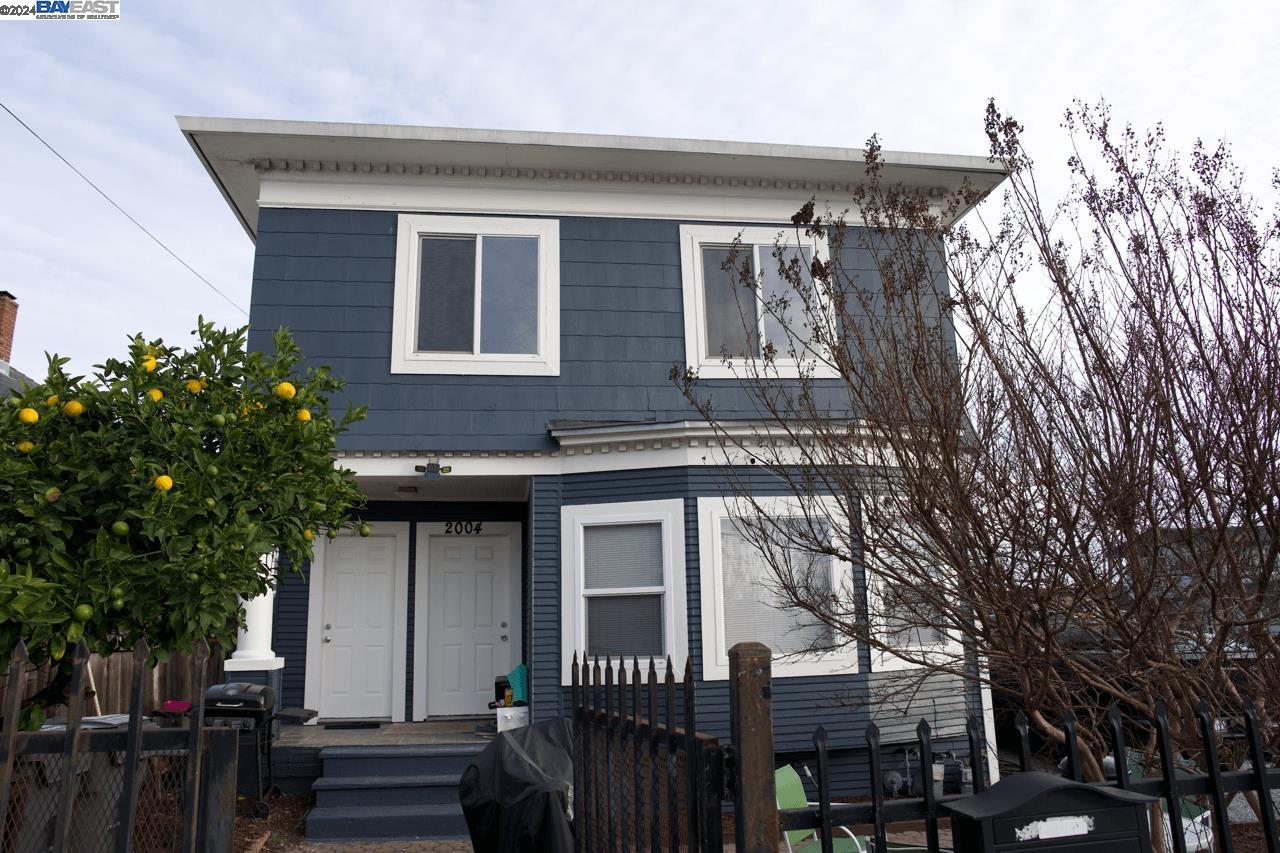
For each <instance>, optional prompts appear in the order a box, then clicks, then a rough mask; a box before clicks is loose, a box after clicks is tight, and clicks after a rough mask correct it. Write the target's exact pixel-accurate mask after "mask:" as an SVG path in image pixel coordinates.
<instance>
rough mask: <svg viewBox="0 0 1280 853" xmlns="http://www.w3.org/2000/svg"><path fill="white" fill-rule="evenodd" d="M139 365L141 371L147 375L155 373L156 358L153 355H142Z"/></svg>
mask: <svg viewBox="0 0 1280 853" xmlns="http://www.w3.org/2000/svg"><path fill="white" fill-rule="evenodd" d="M141 364H142V369H143V370H145V371H146V372H147V373H155V370H156V357H155V356H154V355H144V356H143V357H142V361H141Z"/></svg>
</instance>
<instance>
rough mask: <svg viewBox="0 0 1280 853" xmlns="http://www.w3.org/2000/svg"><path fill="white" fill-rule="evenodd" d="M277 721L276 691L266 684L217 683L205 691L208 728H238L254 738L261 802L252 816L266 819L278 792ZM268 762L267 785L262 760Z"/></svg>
mask: <svg viewBox="0 0 1280 853" xmlns="http://www.w3.org/2000/svg"><path fill="white" fill-rule="evenodd" d="M275 720H276V691H275V690H273V689H272V688H271V687H269V686H267V685H265V684H247V683H245V682H233V683H230V684H215V685H214V686H212V687H210V688H209V689H208V690H206V691H205V692H204V722H205V725H206V726H220V727H224V728H229V729H239V730H240V733H241V734H240V737H241V738H243V737H244V736H245V735H246V734H250V735H252V737H253V739H254V750H253V757H254V767H255V769H256V770H257V774H258V801H257V802H256V803H254V804H253V816H254V817H257V818H265V817H266V816H267V815H268V814H269V813H270V811H271V807H270V806H269V805H268V804H267V799H268V798H269V797H271V796H273V795H274V794H277V793H279V791H278V790H277V789H276V777H275V767H274V766H273V765H272V762H271V729H272V724H273V723H274V722H275ZM264 755H265V756H266V759H267V784H266V785H265V786H264V785H263V784H262V758H263V756H264Z"/></svg>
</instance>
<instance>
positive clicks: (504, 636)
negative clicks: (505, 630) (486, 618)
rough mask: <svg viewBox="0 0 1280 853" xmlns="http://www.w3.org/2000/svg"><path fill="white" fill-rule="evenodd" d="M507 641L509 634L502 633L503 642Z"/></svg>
mask: <svg viewBox="0 0 1280 853" xmlns="http://www.w3.org/2000/svg"><path fill="white" fill-rule="evenodd" d="M506 641H507V635H506V634H503V635H502V642H504V643H505V642H506Z"/></svg>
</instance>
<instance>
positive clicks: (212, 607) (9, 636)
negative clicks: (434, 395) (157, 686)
mask: <svg viewBox="0 0 1280 853" xmlns="http://www.w3.org/2000/svg"><path fill="white" fill-rule="evenodd" d="M195 334H196V339H197V340H196V343H195V345H194V346H191V347H189V348H185V349H184V348H179V347H172V346H168V345H166V344H165V343H164V342H163V341H161V340H151V341H148V340H146V339H144V338H143V337H142V336H141V335H139V336H137V337H135V338H133V339H132V340H131V341H130V343H129V347H128V350H127V353H125V354H124V355H123V357H121V358H118V359H108V360H106V361H105V362H104V363H103V364H101V365H98V366H97V367H96V369H95V372H94V374H93V375H92V376H90V377H81V376H72V375H69V374H68V373H67V372H66V371H65V367H66V364H67V362H66V360H65V359H62V358H58V357H56V356H53V357H50V359H49V370H48V375H47V377H46V379H45V380H44V382H42V383H41V384H40V385H37V386H35V387H32V388H28V389H26V390H25V391H24V392H22V393H21V394H18V395H15V396H13V397H12V398H11V399H8V400H5V401H4V402H5V405H4V407H3V408H0V661H3V660H4V659H7V657H8V653H9V651H10V650H11V649H12V648H13V646H14V644H15V643H16V642H17V640H18V639H19V638H20V637H21V638H23V639H25V640H26V642H27V645H28V648H29V650H30V653H31V660H32V662H33V663H36V664H40V663H47V662H51V661H58V660H61V659H62V658H63V657H64V656H65V654H66V650H67V648H69V647H70V646H72V645H74V642H75V639H78V638H79V637H80V636H84V637H85V638H86V640H87V641H88V642H89V645H90V648H91V649H93V650H94V651H96V652H99V653H101V654H109V653H111V652H112V651H114V650H117V649H121V648H130V647H132V645H133V644H134V642H136V640H137V639H138V638H140V637H144V636H145V637H146V638H147V640H148V642H149V643H150V644H151V647H152V649H154V650H155V656H156V658H157V659H163V658H166V657H167V656H168V654H169V653H170V652H171V651H173V650H175V649H179V648H183V647H185V646H186V645H187V644H189V643H190V642H191V641H192V640H194V639H196V638H198V637H207V638H210V639H216V640H221V641H223V642H224V644H227V643H229V642H230V641H231V640H232V639H233V638H234V636H235V631H236V627H237V625H238V623H239V621H240V619H241V618H242V616H241V609H240V602H241V599H242V598H252V597H253V596H255V595H258V594H260V593H261V592H263V591H264V590H265V589H266V587H267V585H268V584H270V583H272V582H273V570H272V569H271V568H269V566H270V564H271V560H270V559H268V556H269V555H271V554H273V553H276V552H278V553H279V554H280V555H281V556H282V557H285V558H287V559H288V560H290V561H291V562H292V563H293V564H295V565H296V564H298V563H299V562H300V561H301V560H303V559H305V558H307V557H309V556H310V554H311V547H312V542H313V541H314V536H315V533H316V532H317V531H321V530H325V529H335V528H338V527H341V526H344V525H347V526H349V525H352V524H353V523H354V524H357V525H358V522H353V521H352V520H351V519H352V512H353V510H355V509H357V508H358V507H359V506H360V505H361V503H362V498H361V496H360V493H359V490H358V489H357V488H356V486H355V484H354V481H353V479H352V475H351V472H349V471H345V470H342V469H340V468H336V467H335V466H334V464H333V449H334V442H335V439H336V437H337V436H338V435H339V434H340V433H341V432H342V431H343V430H345V429H346V428H347V427H348V426H349V425H350V424H351V423H352V422H354V421H356V420H359V419H360V418H362V417H363V416H364V410H363V409H359V408H352V407H350V406H348V407H347V409H346V410H345V411H343V412H341V413H338V414H336V415H331V414H330V411H329V399H330V397H331V396H332V395H333V394H335V393H336V392H338V391H339V390H340V389H341V387H342V385H341V382H340V381H339V380H337V379H335V378H334V377H333V376H332V375H331V374H330V372H329V371H328V369H326V368H316V367H308V368H305V369H304V368H303V365H302V358H301V354H300V352H299V351H298V348H297V346H296V345H295V344H294V342H293V340H292V339H291V338H290V337H289V335H288V334H287V333H286V332H284V331H280V332H278V333H277V334H276V335H275V338H274V343H275V346H274V351H273V352H270V353H266V352H252V353H251V352H247V346H246V330H245V329H238V330H225V329H216V328H214V327H213V326H212V325H211V324H208V323H205V322H204V321H203V320H201V321H200V322H199V328H198V329H197V330H196V333H195ZM282 386H283V389H282ZM285 391H287V393H285ZM73 401H74V402H75V403H76V405H74V406H70V405H68V404H69V403H71V402H73ZM28 409H30V410H34V411H35V412H36V413H37V414H38V416H39V417H38V418H37V419H35V420H34V422H32V418H31V417H30V415H24V416H22V417H20V416H19V414H20V412H23V411H24V410H28ZM304 410H305V412H306V413H307V414H306V415H299V413H300V412H302V411H304ZM77 615H81V616H85V615H87V618H85V619H78V618H77Z"/></svg>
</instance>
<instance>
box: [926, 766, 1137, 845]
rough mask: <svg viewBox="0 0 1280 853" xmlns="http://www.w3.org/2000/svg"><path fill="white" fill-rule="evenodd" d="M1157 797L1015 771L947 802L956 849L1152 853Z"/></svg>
mask: <svg viewBox="0 0 1280 853" xmlns="http://www.w3.org/2000/svg"><path fill="white" fill-rule="evenodd" d="M1153 802H1155V797H1148V796H1146V795H1145V794H1137V793H1134V792H1132V791H1121V790H1119V789H1117V788H1107V787H1103V786H1099V785H1087V784H1085V783H1083V782H1075V781H1073V780H1071V779H1066V778H1063V777H1061V776H1051V775H1050V774H1048V773H1015V774H1012V775H1010V776H1008V777H1006V778H1004V779H1002V780H1001V781H1000V782H998V783H996V784H995V785H993V786H992V787H991V788H990V789H989V790H986V791H983V792H982V793H981V794H975V795H974V796H972V797H966V798H965V799H963V800H955V801H953V802H950V803H945V804H943V806H942V808H943V809H945V810H946V811H948V812H950V813H951V834H952V838H953V839H954V840H955V851H956V853H1014V851H1017V853H1068V851H1069V853H1094V851H1105V853H1151V832H1150V829H1149V825H1148V822H1147V806H1148V804H1149V803H1153Z"/></svg>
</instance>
